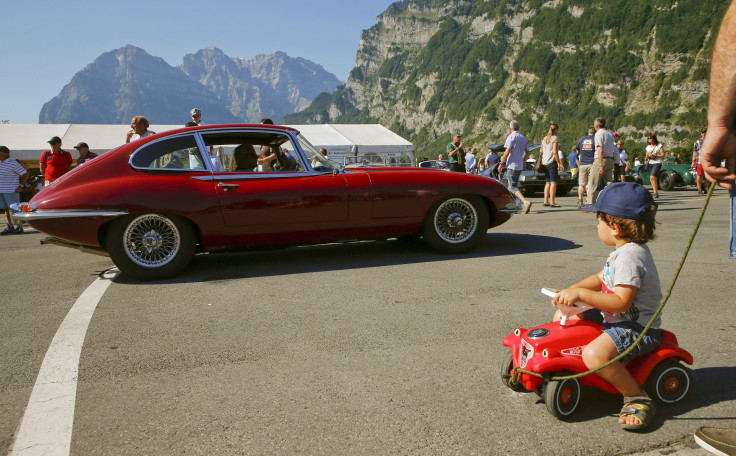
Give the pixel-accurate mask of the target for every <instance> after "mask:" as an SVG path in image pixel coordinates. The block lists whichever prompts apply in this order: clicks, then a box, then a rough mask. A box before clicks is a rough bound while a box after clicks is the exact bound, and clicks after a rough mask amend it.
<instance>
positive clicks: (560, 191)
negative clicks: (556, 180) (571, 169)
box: [555, 185, 572, 196]
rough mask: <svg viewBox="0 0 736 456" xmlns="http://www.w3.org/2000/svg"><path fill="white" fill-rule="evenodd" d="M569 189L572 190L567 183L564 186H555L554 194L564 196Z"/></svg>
mask: <svg viewBox="0 0 736 456" xmlns="http://www.w3.org/2000/svg"><path fill="white" fill-rule="evenodd" d="M570 190H572V187H568V186H567V185H566V186H564V187H561V186H559V185H558V186H557V191H556V192H555V196H565V195H567V194H568V193H570Z"/></svg>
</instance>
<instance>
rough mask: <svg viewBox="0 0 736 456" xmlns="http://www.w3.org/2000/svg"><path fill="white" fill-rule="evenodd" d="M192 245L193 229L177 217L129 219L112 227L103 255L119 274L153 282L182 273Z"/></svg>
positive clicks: (190, 255)
mask: <svg viewBox="0 0 736 456" xmlns="http://www.w3.org/2000/svg"><path fill="white" fill-rule="evenodd" d="M195 242H196V237H195V235H194V228H193V227H192V225H191V224H190V223H189V222H188V221H186V220H184V219H182V218H180V217H176V216H172V215H163V214H142V215H129V216H126V217H122V218H120V219H117V220H115V221H114V222H113V223H112V226H111V227H110V231H109V233H108V236H107V251H108V253H109V254H110V258H112V261H113V262H114V263H115V265H116V266H117V267H118V268H119V269H120V270H121V271H122V272H123V273H125V274H129V275H131V276H133V277H135V278H136V279H139V280H157V279H164V278H167V277H171V276H173V275H175V274H177V273H178V272H180V271H181V270H182V269H184V268H185V267H186V266H187V264H189V262H190V261H191V260H192V257H193V256H194V249H195V247H196V246H195Z"/></svg>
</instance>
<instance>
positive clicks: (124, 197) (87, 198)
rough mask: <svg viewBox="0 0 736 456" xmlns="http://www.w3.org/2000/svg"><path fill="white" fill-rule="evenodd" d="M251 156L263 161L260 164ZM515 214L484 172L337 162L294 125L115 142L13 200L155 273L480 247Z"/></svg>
mask: <svg viewBox="0 0 736 456" xmlns="http://www.w3.org/2000/svg"><path fill="white" fill-rule="evenodd" d="M259 162H260V164H259ZM515 211H516V202H515V198H514V197H513V195H511V194H510V193H509V192H508V190H507V189H506V187H505V186H504V185H503V184H502V183H500V182H498V181H496V180H492V179H488V178H486V177H482V176H473V175H466V174H461V173H447V172H442V171H436V170H428V169H421V168H353V169H338V168H337V167H335V165H333V164H332V163H331V162H329V161H328V160H326V159H325V158H323V157H322V155H321V154H320V153H319V152H318V151H317V150H316V149H315V147H314V146H312V145H311V144H310V143H309V142H308V141H307V140H305V139H304V138H303V137H302V136H301V135H300V134H299V132H298V131H297V130H294V129H292V128H288V127H279V126H268V125H214V126H201V127H192V128H182V129H178V130H172V131H167V132H164V133H159V134H157V135H153V136H149V137H147V138H143V139H139V140H137V141H134V142H131V143H129V144H126V145H123V146H121V147H118V148H117V149H114V150H112V151H110V152H108V153H105V154H103V155H101V156H99V157H97V158H95V159H94V160H91V161H89V162H87V163H85V164H83V165H81V166H78V167H77V168H74V169H73V170H72V171H70V172H69V173H67V174H65V175H64V176H62V177H61V178H60V179H58V180H57V181H56V182H54V183H53V184H52V185H50V186H49V187H47V188H45V189H43V190H41V191H40V192H39V193H38V194H36V195H35V196H34V197H33V199H32V200H31V201H30V202H29V203H21V204H20V205H15V206H14V207H13V208H12V216H13V218H14V219H15V220H18V221H25V222H27V223H29V224H30V225H31V226H32V227H33V228H36V229H37V230H39V231H41V232H43V233H46V234H48V235H50V236H52V237H49V238H46V239H44V240H43V241H41V242H42V243H44V244H56V245H62V246H67V247H74V248H79V249H81V250H83V251H88V252H92V253H102V254H105V255H109V256H110V257H111V258H112V260H113V262H114V263H115V264H116V265H117V266H118V268H119V269H120V270H121V271H123V272H124V273H126V274H130V275H131V276H134V277H136V278H138V279H142V280H153V279H160V278H165V277H169V276H172V275H174V274H176V273H178V272H179V271H181V270H182V269H183V268H184V267H185V266H186V265H187V264H188V263H189V262H190V261H191V260H192V257H193V256H194V254H195V253H197V252H214V251H223V250H228V249H233V248H243V247H259V246H273V245H294V244H308V243H323V242H331V241H345V240H358V239H385V238H389V237H410V236H420V235H421V236H423V237H424V238H425V240H426V241H427V243H428V244H429V245H430V246H431V247H432V248H434V249H435V250H437V251H440V252H444V253H459V252H464V251H468V250H470V249H472V248H473V247H475V246H477V245H478V244H479V243H480V242H481V241H482V240H483V238H484V237H485V234H486V231H487V230H488V228H489V227H494V226H497V225H500V224H502V223H504V222H505V221H506V220H508V219H509V217H510V216H511V214H512V213H514V212H515Z"/></svg>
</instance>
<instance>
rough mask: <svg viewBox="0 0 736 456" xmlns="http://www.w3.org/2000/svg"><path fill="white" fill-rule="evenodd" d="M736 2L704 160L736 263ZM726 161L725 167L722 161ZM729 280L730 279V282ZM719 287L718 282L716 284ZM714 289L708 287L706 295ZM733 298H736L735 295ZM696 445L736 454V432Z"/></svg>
mask: <svg viewBox="0 0 736 456" xmlns="http://www.w3.org/2000/svg"><path fill="white" fill-rule="evenodd" d="M735 49H736V1H732V2H731V5H730V6H729V7H728V10H727V11H726V14H725V16H723V20H722V22H721V28H720V31H719V32H718V37H717V38H716V42H715V45H714V47H713V57H712V59H711V69H710V90H709V95H708V136H707V137H706V138H705V140H704V141H703V147H702V150H701V153H700V160H701V164H702V167H703V172H704V173H705V177H706V178H708V180H711V181H716V182H717V183H718V185H719V186H721V187H723V188H727V189H728V191H729V195H730V198H731V238H730V242H729V252H730V256H731V258H734V259H736V185H734V184H736V129H735V128H734V116H735V115H736V58H734V50H735ZM722 160H723V161H724V163H723V165H722V164H721V161H722ZM730 275H731V277H732V278H733V272H731V274H730ZM727 281H728V279H726V282H727ZM714 283H716V282H714ZM711 286H718V285H705V286H704V287H703V291H706V290H708V288H709V287H711ZM732 296H733V295H732ZM695 441H696V442H697V443H698V445H700V446H701V447H703V448H705V449H706V450H708V451H710V452H711V453H713V454H730V455H733V454H736V429H735V428H727V429H723V428H715V427H700V428H698V430H697V431H695Z"/></svg>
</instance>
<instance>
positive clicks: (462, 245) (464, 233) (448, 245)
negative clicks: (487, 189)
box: [422, 196, 489, 253]
mask: <svg viewBox="0 0 736 456" xmlns="http://www.w3.org/2000/svg"><path fill="white" fill-rule="evenodd" d="M488 224H489V219H488V208H487V207H486V205H485V204H484V203H483V201H482V200H481V199H480V198H478V197H477V196H455V197H451V198H447V199H445V200H442V201H440V202H438V203H436V204H435V205H434V206H432V208H431V209H430V210H429V213H427V216H426V217H425V219H424V223H423V224H422V236H424V239H425V240H426V241H427V243H428V244H429V246H430V247H432V249H434V250H436V251H438V252H441V253H462V252H467V251H469V250H471V249H472V248H473V247H475V246H477V245H478V244H479V243H480V242H481V241H482V240H483V238H484V237H485V235H486V232H487V231H488Z"/></svg>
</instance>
